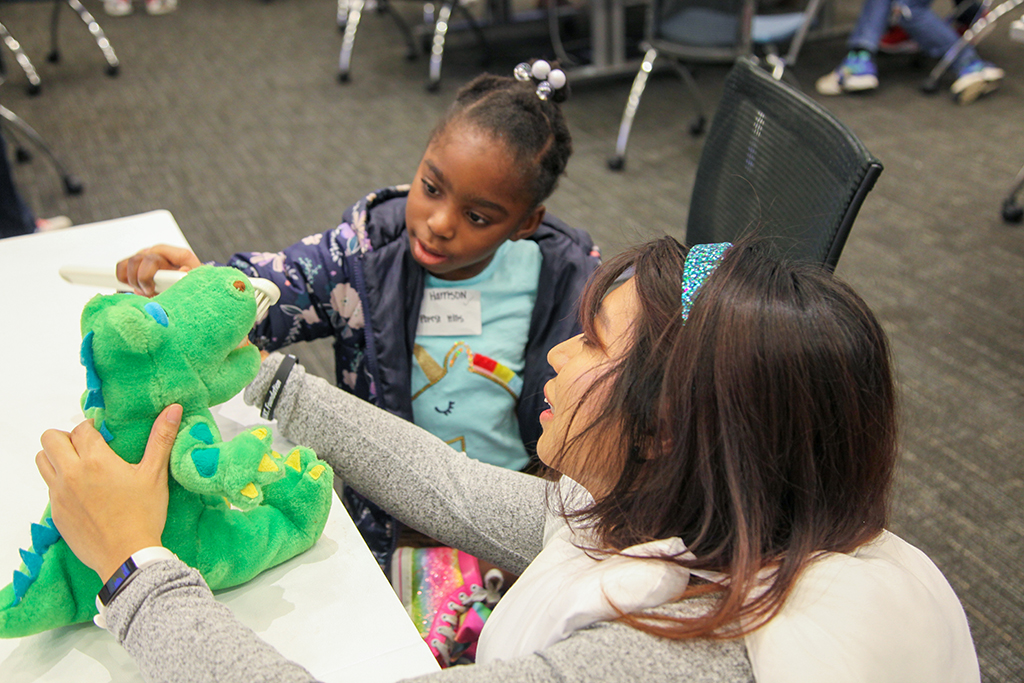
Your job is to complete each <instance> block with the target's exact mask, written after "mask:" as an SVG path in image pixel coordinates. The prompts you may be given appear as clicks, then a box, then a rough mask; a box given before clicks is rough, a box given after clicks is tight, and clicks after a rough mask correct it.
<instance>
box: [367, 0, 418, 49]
mask: <svg viewBox="0 0 1024 683" xmlns="http://www.w3.org/2000/svg"><path fill="white" fill-rule="evenodd" d="M377 11H378V12H382V13H383V12H386V13H387V14H390V15H391V18H392V19H393V20H394V22H395V25H396V26H397V27H398V30H399V31H401V32H402V38H404V39H405V58H406V59H407V60H408V61H410V62H411V61H413V60H414V59H416V58H417V57H419V56H420V51H419V49H418V48H417V47H416V38H415V36H413V34H412V29H411V28H409V24H407V23H406V21H405V19H403V18H402V15H401V14H399V13H398V12H396V11H395V8H394V7H392V6H391V3H390V2H389V1H388V0H378V2H377Z"/></svg>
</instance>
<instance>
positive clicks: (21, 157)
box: [14, 147, 32, 164]
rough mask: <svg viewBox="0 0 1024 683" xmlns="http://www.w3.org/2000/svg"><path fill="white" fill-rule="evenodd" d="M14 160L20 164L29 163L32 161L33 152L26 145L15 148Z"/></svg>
mask: <svg viewBox="0 0 1024 683" xmlns="http://www.w3.org/2000/svg"><path fill="white" fill-rule="evenodd" d="M14 160H15V161H17V162H18V163H19V164H27V163H28V162H30V161H32V152H30V151H28V150H27V149H25V148H24V147H17V148H16V149H15V150H14Z"/></svg>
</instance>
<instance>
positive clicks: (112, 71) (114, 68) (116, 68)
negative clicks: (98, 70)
mask: <svg viewBox="0 0 1024 683" xmlns="http://www.w3.org/2000/svg"><path fill="white" fill-rule="evenodd" d="M119 73H121V65H120V64H109V65H108V66H107V75H108V76H110V77H111V78H114V77H115V76H117V75H118V74H119Z"/></svg>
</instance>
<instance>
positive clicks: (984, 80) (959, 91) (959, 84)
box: [949, 59, 1006, 104]
mask: <svg viewBox="0 0 1024 683" xmlns="http://www.w3.org/2000/svg"><path fill="white" fill-rule="evenodd" d="M1004 76H1006V73H1005V72H1004V71H1003V70H1002V69H1000V68H999V67H998V66H995V65H993V64H989V63H988V62H984V61H982V60H980V59H975V60H974V61H973V62H971V63H970V64H968V65H967V66H965V67H964V68H963V69H961V70H960V75H959V76H957V79H956V80H955V81H953V85H952V86H951V87H950V88H949V91H950V92H951V93H953V99H955V100H956V101H957V102H959V103H960V104H970V103H971V102H973V101H974V100H976V99H978V98H979V97H981V96H982V95H987V94H989V93H990V92H992V91H993V90H996V89H998V88H999V86H1000V84H1001V83H1002V81H1003V77H1004Z"/></svg>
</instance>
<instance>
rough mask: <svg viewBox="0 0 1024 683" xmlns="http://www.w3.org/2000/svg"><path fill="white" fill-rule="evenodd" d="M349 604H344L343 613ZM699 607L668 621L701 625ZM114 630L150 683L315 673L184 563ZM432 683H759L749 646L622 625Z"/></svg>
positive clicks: (149, 583)
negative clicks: (695, 620)
mask: <svg viewBox="0 0 1024 683" xmlns="http://www.w3.org/2000/svg"><path fill="white" fill-rule="evenodd" d="M344 609H345V606H344V605H338V610H339V611H343V610H344ZM703 609H706V604H704V603H702V601H700V600H691V601H686V602H683V603H676V604H674V605H672V606H670V607H667V608H662V609H661V610H659V611H661V612H670V613H672V614H674V615H677V616H680V615H686V616H693V615H695V614H697V613H698V612H699V611H700V610H703ZM106 618H107V627H108V629H109V630H110V632H111V633H113V634H114V636H115V637H116V638H117V639H118V641H119V642H120V643H121V644H122V645H123V646H124V648H125V649H126V650H127V651H128V653H129V654H130V655H131V656H132V657H133V658H134V659H135V661H136V663H137V664H138V665H139V669H140V670H141V672H142V675H143V678H145V680H147V681H149V682H150V683H207V682H208V683H234V682H237V683H264V682H266V683H270V682H274V683H299V682H303V683H305V682H308V681H314V680H315V679H314V678H313V676H312V674H310V673H309V672H308V671H307V670H305V669H304V668H302V667H301V666H299V665H298V664H296V663H294V662H290V661H288V660H287V659H285V658H284V657H282V656H281V655H280V654H279V653H278V652H277V651H276V650H274V649H273V648H272V647H270V646H269V645H268V644H267V643H266V642H264V641H263V640H261V639H260V638H259V637H258V636H257V635H256V634H255V633H253V632H252V631H251V630H249V629H248V628H247V627H245V626H244V625H243V624H242V623H240V622H239V621H238V620H237V619H236V618H235V616H234V615H233V614H232V613H231V610H229V609H228V608H227V607H225V606H224V605H221V604H220V603H218V602H217V601H216V600H214V598H213V595H212V594H211V593H210V590H209V589H208V588H207V587H206V584H205V583H204V582H203V579H202V577H201V576H200V575H199V572H197V571H196V570H194V569H190V568H189V567H187V566H185V565H184V564H182V563H181V562H179V561H177V560H169V561H166V562H158V563H156V564H152V565H150V566H148V567H145V568H144V569H141V570H140V571H139V572H138V574H136V576H135V578H134V579H133V580H132V581H131V583H129V584H128V585H127V586H125V587H124V588H123V589H122V590H121V592H120V593H119V594H118V595H117V597H116V598H115V599H114V600H113V602H111V603H110V607H109V609H108V610H107V615H106ZM415 680H416V681H422V682H423V683H441V682H442V681H447V682H449V683H457V682H462V683H492V682H493V681H502V683H576V682H579V683H584V682H587V681H589V682H592V683H622V682H623V681H635V680H642V681H645V682H648V681H649V682H652V683H661V682H662V681H664V682H665V683H670V682H672V683H678V682H684V683H753V681H754V677H753V674H752V672H751V669H750V664H749V661H748V660H747V656H746V650H745V648H744V645H743V641H742V640H732V641H712V640H686V641H675V640H666V639H663V638H658V637H656V636H652V635H648V634H646V633H643V632H641V631H637V630H636V629H634V628H631V627H629V626H626V625H624V624H621V623H618V622H602V623H598V624H595V625H593V626H590V627H588V628H585V629H582V630H580V631H577V632H575V633H573V634H572V635H571V636H570V637H569V638H567V639H565V640H563V641H561V642H559V643H556V644H554V645H552V646H551V647H548V648H547V649H545V650H543V651H542V652H538V653H535V654H533V655H530V656H528V657H520V658H518V659H514V660H509V661H496V662H490V663H487V664H479V665H468V666H457V667H453V668H451V669H446V670H444V671H439V672H438V673H436V674H430V675H428V676H423V677H419V678H417V679H415Z"/></svg>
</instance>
